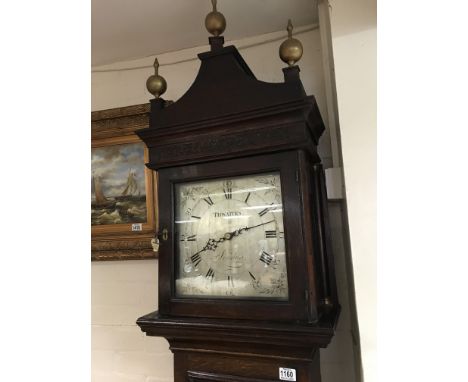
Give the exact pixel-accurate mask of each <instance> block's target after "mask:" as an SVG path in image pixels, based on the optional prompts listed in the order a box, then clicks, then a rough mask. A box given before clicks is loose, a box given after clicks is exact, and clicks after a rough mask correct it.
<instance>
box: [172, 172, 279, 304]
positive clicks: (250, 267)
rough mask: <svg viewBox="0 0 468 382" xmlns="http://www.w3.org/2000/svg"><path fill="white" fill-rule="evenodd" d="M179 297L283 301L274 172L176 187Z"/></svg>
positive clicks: (276, 187) (277, 196) (177, 293)
mask: <svg viewBox="0 0 468 382" xmlns="http://www.w3.org/2000/svg"><path fill="white" fill-rule="evenodd" d="M175 209H176V211H175V230H176V238H175V240H176V243H175V248H176V257H177V260H176V295H177V296H178V297H197V296H198V297H210V298H212V297H213V298H215V297H219V298H241V299H242V298H254V299H272V300H281V301H284V300H287V299H288V280H287V268H286V267H287V264H286V249H285V244H284V225H283V205H282V197H281V179H280V175H279V173H277V172H275V173H265V174H257V175H249V176H242V177H230V178H219V179H215V180H206V181H197V182H190V183H179V184H176V186H175Z"/></svg>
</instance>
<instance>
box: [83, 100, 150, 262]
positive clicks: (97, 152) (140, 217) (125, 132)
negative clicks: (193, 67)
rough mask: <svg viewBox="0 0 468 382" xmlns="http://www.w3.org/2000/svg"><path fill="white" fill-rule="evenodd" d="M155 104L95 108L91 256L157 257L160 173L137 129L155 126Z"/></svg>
mask: <svg viewBox="0 0 468 382" xmlns="http://www.w3.org/2000/svg"><path fill="white" fill-rule="evenodd" d="M149 110H150V107H149V104H142V105H134V106H128V107H122V108H116V109H108V110H101V111H95V112H92V113H91V179H90V180H91V239H92V240H91V259H92V260H125V259H147V258H155V257H157V253H156V252H154V251H153V249H152V246H151V239H152V238H154V236H155V232H157V211H156V206H157V203H156V198H157V191H156V184H157V182H156V176H157V175H154V173H153V172H152V171H151V170H149V169H147V168H146V166H145V163H146V162H148V151H147V148H146V146H145V145H144V143H143V142H142V141H141V140H140V139H139V138H138V136H137V135H136V134H135V133H134V131H135V130H138V129H142V128H147V127H148V126H149Z"/></svg>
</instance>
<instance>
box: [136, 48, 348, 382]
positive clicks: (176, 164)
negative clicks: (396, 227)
mask: <svg viewBox="0 0 468 382" xmlns="http://www.w3.org/2000/svg"><path fill="white" fill-rule="evenodd" d="M199 58H200V60H201V67H200V70H199V73H198V75H197V77H196V79H195V82H194V83H193V84H192V86H191V87H190V89H189V90H188V91H187V93H186V94H185V95H184V96H183V97H181V98H180V99H179V100H178V101H177V102H174V103H172V104H170V103H168V102H166V101H164V100H162V99H157V100H152V101H151V114H150V128H149V129H143V130H139V131H138V132H137V134H138V135H139V136H140V138H141V139H142V140H143V141H144V142H145V144H146V145H147V146H148V148H149V158H150V159H149V163H148V164H147V166H148V167H149V168H151V169H153V170H155V171H159V172H160V174H159V175H160V176H159V189H158V192H159V213H160V224H159V227H160V228H163V226H164V224H168V226H170V227H172V225H173V215H174V209H173V205H172V202H170V201H171V198H172V194H171V192H172V191H170V189H168V185H169V184H170V182H169V178H170V176H169V175H170V174H172V173H174V172H177V171H179V172H180V171H181V169H183V168H191V169H192V171H193V172H195V173H196V172H197V171H200V172H203V171H204V169H206V168H211V169H212V170H210V171H211V172H210V174H211V176H215V175H216V176H218V177H223V176H224V175H225V173H224V172H223V169H224V168H226V167H225V164H226V163H229V161H232V162H231V163H234V162H236V161H241V162H244V163H250V165H249V166H250V168H251V169H255V168H257V167H256V166H257V165H258V163H260V162H261V160H260V161H259V159H261V158H267V157H271V158H277V161H279V162H280V167H281V166H282V167H283V168H285V169H286V167H287V166H288V164H289V166H290V167H292V168H293V170H292V173H291V174H290V175H292V176H293V177H294V178H295V183H296V184H297V190H298V191H297V197H294V198H293V199H291V200H290V201H289V205H290V206H291V208H292V209H295V210H296V212H297V214H295V215H294V216H295V218H294V221H295V223H296V224H297V225H298V227H299V232H300V233H301V235H302V237H300V238H298V240H299V241H300V243H299V244H300V248H301V254H300V259H298V261H297V264H296V266H295V267H293V268H294V269H289V270H288V276H289V277H288V282H289V283H290V287H291V285H293V284H292V283H294V282H295V281H294V280H295V278H294V276H295V273H294V272H296V274H297V275H299V277H297V278H296V282H298V283H300V284H301V285H302V284H303V286H302V288H303V289H302V291H301V293H300V295H299V292H298V290H299V289H298V288H291V290H295V292H294V293H295V295H294V296H293V297H294V298H293V300H294V301H293V303H292V308H291V310H290V314H289V315H283V316H282V315H281V314H278V315H275V314H274V312H275V304H274V303H271V304H270V305H269V308H267V311H268V312H269V313H268V315H266V314H265V310H264V309H265V306H268V304H263V305H262V304H260V303H259V304H255V303H251V302H247V303H246V302H244V301H237V302H236V303H235V304H234V305H237V307H236V308H235V309H233V305H232V301H231V302H229V301H226V300H221V301H220V300H217V301H215V300H209V299H208V300H197V299H183V300H182V301H176V300H177V299H175V296H174V292H173V290H174V288H173V286H174V267H173V264H174V250H173V247H174V245H173V242H174V235H173V230H172V229H170V230H169V240H167V242H162V243H161V246H160V260H159V261H160V265H161V266H160V267H159V312H153V313H151V314H149V315H146V316H144V317H141V318H140V319H138V321H137V324H138V325H139V326H140V327H141V329H142V330H143V331H144V332H145V333H146V334H147V335H151V336H163V337H165V338H167V339H168V341H169V343H170V345H171V350H172V351H173V352H174V354H175V376H176V381H182V380H184V381H185V380H194V381H199V380H203V381H204V380H207V381H208V380H217V381H221V380H226V381H227V380H230V379H229V378H231V377H229V376H230V375H231V376H232V375H235V376H238V377H239V378H240V377H242V378H252V377H253V378H260V379H266V380H277V379H278V369H277V366H278V365H280V366H278V367H288V365H293V366H294V367H293V368H296V369H297V370H298V380H301V381H302V380H303V381H306V380H307V381H319V380H320V373H319V361H318V359H319V358H318V357H319V355H318V354H319V352H318V348H319V347H325V346H327V344H328V343H329V341H330V340H331V338H332V336H333V333H334V327H335V325H336V322H337V319H338V315H339V310H340V308H339V304H338V300H337V293H336V284H335V279H334V266H333V258H332V254H331V252H330V238H329V233H328V220H327V219H328V218H327V216H328V213H327V201H326V190H325V182H324V176H323V169H322V166H321V164H320V158H319V156H318V154H317V144H318V140H319V137H320V136H321V134H322V133H323V131H324V129H325V127H324V125H323V121H322V119H321V116H320V113H319V110H318V107H317V103H316V101H315V98H314V97H313V96H307V95H306V94H305V91H304V88H303V86H302V83H301V81H300V79H299V67H297V66H293V67H290V68H286V69H283V71H284V77H285V82H284V83H266V82H262V81H258V80H257V79H256V78H255V76H254V74H253V73H252V72H251V70H250V69H249V67H248V66H247V64H246V63H245V61H244V60H243V59H242V57H241V56H240V54H239V52H238V51H237V49H236V48H235V47H234V46H228V47H224V48H219V49H217V50H215V51H212V52H207V53H202V54H200V55H199ZM293 157H294V158H295V160H294V163H291V162H290V160H286V161H285V159H284V158H293ZM273 161H274V160H273ZM277 167H278V166H277ZM197 169H198V170H197ZM215 169H217V170H215ZM284 171H287V170H283V172H284ZM215 172H217V173H216V174H215ZM182 173H183V171H182ZM284 173H286V172H284ZM165 174H167V175H168V177H166V178H165ZM161 178H162V180H161ZM165 179H166V180H165ZM169 188H170V187H169ZM285 212H286V213H287V211H285ZM285 216H291V213H289V214H288V215H287V214H285ZM285 224H286V223H285ZM290 229H291V228H290ZM171 231H172V232H171ZM291 271H292V272H293V273H290V272H291ZM203 304H205V305H204V307H205V308H208V307H211V308H210V309H208V311H209V312H208V313H206V311H207V310H206V309H201V306H202V305H203ZM230 304H231V305H230ZM223 306H224V309H223ZM262 306H263V307H262ZM181 307H183V308H181ZM226 307H228V308H229V309H225V308H226ZM262 309H263V311H262ZM236 311H237V312H238V314H236ZM204 312H205V313H204ZM262 312H263V313H262ZM223 365H224V366H223ZM248 365H250V366H248ZM291 367H292V366H291ZM253 369H255V370H257V371H256V372H255V373H254V372H253ZM213 371H216V372H220V373H221V371H223V373H222V374H223V375H225V377H222V378H221V377H219V376H218V377H213V376H212V375H211V376H210V375H208V374H209V373H210V372H213ZM197 373H198V374H197ZM200 373H202V374H200ZM203 373H204V374H203ZM206 373H208V374H206ZM273 374H274V375H273ZM223 378H224V379H223ZM236 380H237V379H236ZM238 380H244V379H238ZM247 380H252V379H247Z"/></svg>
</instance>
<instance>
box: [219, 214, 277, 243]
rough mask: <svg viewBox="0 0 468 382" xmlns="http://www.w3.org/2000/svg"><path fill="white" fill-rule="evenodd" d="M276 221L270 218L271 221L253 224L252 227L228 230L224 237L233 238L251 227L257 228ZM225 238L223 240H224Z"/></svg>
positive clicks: (226, 238)
mask: <svg viewBox="0 0 468 382" xmlns="http://www.w3.org/2000/svg"><path fill="white" fill-rule="evenodd" d="M274 221H275V219H273V220H270V221H268V222H265V223H261V224H257V225H253V226H251V227H244V228H239V229H236V230H235V231H232V232H227V233H225V234H224V236H223V239H224V240H231V239H232V238H233V237H234V236H238V235H240V234H241V233H242V232H244V231H248V230H249V229H252V228H257V227H260V226H262V225H265V224H269V223H272V222H274ZM224 240H223V241H224Z"/></svg>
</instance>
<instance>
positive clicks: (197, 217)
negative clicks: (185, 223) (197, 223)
mask: <svg viewBox="0 0 468 382" xmlns="http://www.w3.org/2000/svg"><path fill="white" fill-rule="evenodd" d="M192 218H195V219H201V217H200V216H195V215H192Z"/></svg>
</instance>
